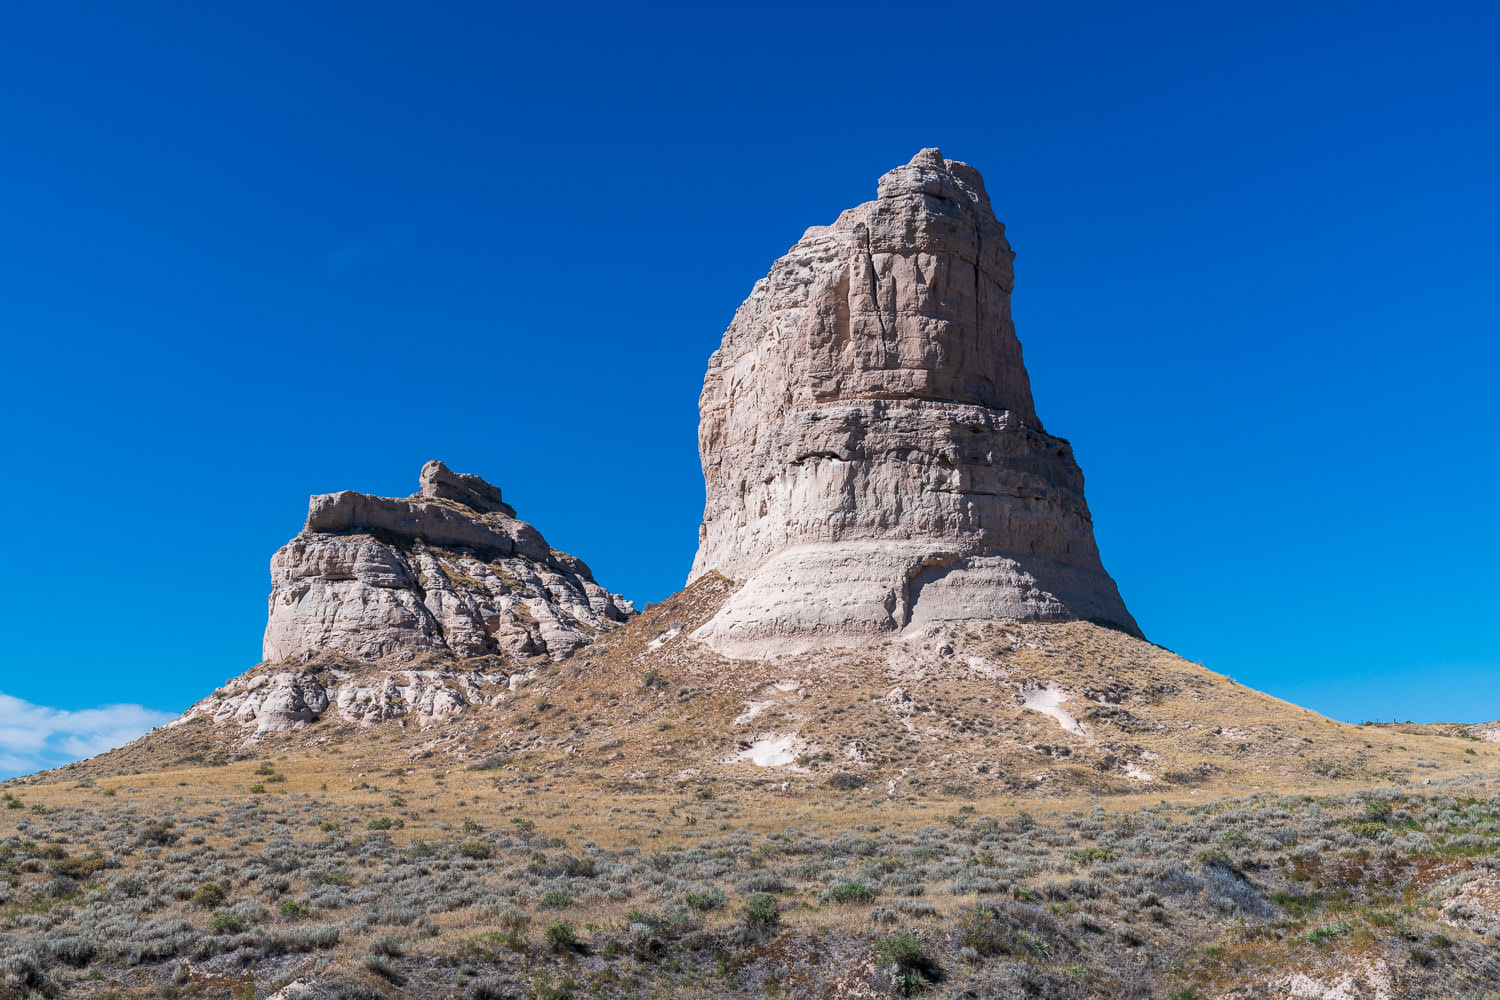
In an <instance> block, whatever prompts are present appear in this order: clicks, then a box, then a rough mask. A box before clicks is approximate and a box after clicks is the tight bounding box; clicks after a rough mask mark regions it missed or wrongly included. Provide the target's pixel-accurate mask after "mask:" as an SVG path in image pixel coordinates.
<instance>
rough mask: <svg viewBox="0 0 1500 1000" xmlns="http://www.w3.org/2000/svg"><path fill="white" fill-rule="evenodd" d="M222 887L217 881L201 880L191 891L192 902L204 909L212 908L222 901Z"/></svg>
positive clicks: (223, 893)
mask: <svg viewBox="0 0 1500 1000" xmlns="http://www.w3.org/2000/svg"><path fill="white" fill-rule="evenodd" d="M224 897H225V892H224V887H223V886H221V885H219V884H218V883H217V882H203V883H201V884H200V885H199V886H198V888H197V889H196V890H194V892H193V902H194V903H197V904H198V905H199V906H201V907H204V908H205V909H213V908H214V907H215V906H218V905H219V904H220V903H222V902H224Z"/></svg>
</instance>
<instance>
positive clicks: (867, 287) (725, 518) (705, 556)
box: [691, 149, 1139, 656]
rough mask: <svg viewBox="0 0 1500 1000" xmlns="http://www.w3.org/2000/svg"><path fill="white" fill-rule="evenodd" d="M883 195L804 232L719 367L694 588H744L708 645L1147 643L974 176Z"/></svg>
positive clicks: (932, 165)
mask: <svg viewBox="0 0 1500 1000" xmlns="http://www.w3.org/2000/svg"><path fill="white" fill-rule="evenodd" d="M878 195H879V196H878V197H877V199H876V200H875V201H872V202H867V203H866V204H863V205H860V206H858V207H856V208H852V209H849V210H848V211H846V212H844V213H843V214H842V215H840V216H839V218H838V220H837V221H836V222H834V224H833V225H831V226H815V227H813V228H812V229H809V230H808V231H807V233H806V234H805V235H804V236H803V237H802V239H801V240H800V241H799V242H798V243H797V245H796V246H795V247H793V248H792V249H791V251H790V252H788V253H787V254H786V256H784V257H782V258H781V259H780V260H778V261H777V262H776V263H775V264H774V265H773V266H772V268H771V273H770V274H769V275H768V276H767V277H765V278H762V279H761V280H760V281H758V282H756V284H755V287H754V288H753V289H752V290H751V293H750V297H749V298H748V299H746V300H745V302H744V304H743V305H741V306H740V308H739V311H738V312H737V313H736V314H735V317H734V322H732V323H731V324H730V326H729V329H728V330H727V331H726V332H725V334H724V340H723V343H722V345H721V346H720V348H719V350H718V351H717V352H715V354H714V355H713V357H712V358H711V359H710V361H709V366H708V374H707V377H706V379H705V381H704V386H703V395H702V397H701V399H700V401H699V411H700V415H701V422H700V424H699V431H698V441H699V451H700V454H701V457H702V461H703V474H704V479H705V480H706V485H707V502H706V504H705V507H704V514H703V524H702V527H701V528H700V529H699V547H698V554H697V558H696V559H695V561H694V564H693V570H692V576H691V578H693V579H696V578H697V577H699V576H701V575H703V574H705V573H708V572H710V571H717V572H719V573H721V574H723V575H724V576H726V577H728V578H730V579H731V580H734V581H736V582H737V583H738V584H739V587H738V589H737V590H736V591H735V592H734V593H733V594H732V595H731V596H730V598H729V600H728V601H727V602H726V604H725V605H724V607H723V608H722V609H721V610H720V611H719V612H718V614H717V615H716V616H715V617H714V618H713V619H712V620H711V621H710V622H709V623H708V624H706V625H705V626H703V627H702V628H701V629H699V630H698V632H697V634H696V638H698V639H700V640H704V641H707V642H708V643H710V644H711V645H712V646H713V647H714V648H715V649H717V650H718V651H720V652H722V653H726V654H728V655H731V656H754V655H762V654H764V653H766V652H767V651H770V650H774V651H776V652H796V651H798V650H799V649H808V648H812V647H814V646H817V645H821V644H824V643H827V642H839V643H848V642H851V641H852V642H860V641H866V640H868V639H869V638H870V637H872V636H875V635H879V634H881V633H889V632H894V631H897V630H900V629H904V628H906V627H907V626H909V625H914V624H922V623H928V622H937V621H954V620H963V619H994V618H1020V619H1060V618H1084V619H1091V620H1096V621H1101V622H1106V623H1110V624H1113V625H1115V626H1117V627H1120V628H1123V629H1125V630H1127V631H1129V632H1132V633H1136V634H1139V629H1138V628H1137V626H1136V623H1135V620H1134V619H1133V618H1132V617H1131V616H1130V612H1129V611H1127V610H1126V609H1125V604H1124V602H1123V601H1122V600H1121V599H1120V594H1119V591H1118V589H1117V588H1116V587H1115V583H1114V581H1113V580H1112V579H1110V577H1109V574H1108V573H1106V572H1105V570H1104V567H1103V565H1102V564H1101V563H1100V560H1099V553H1098V549H1097V547H1096V546H1095V544H1094V533H1093V522H1092V520H1091V518H1090V515H1089V510H1088V505H1087V504H1086V503H1085V502H1084V497H1083V474H1082V473H1081V472H1080V471H1079V469H1078V465H1077V463H1076V462H1074V460H1073V452H1072V449H1071V447H1070V446H1069V445H1068V443H1067V442H1066V441H1065V440H1063V439H1062V438H1057V437H1053V436H1051V435H1050V434H1048V433H1047V432H1046V431H1045V430H1043V428H1042V424H1041V421H1040V420H1039V419H1038V418H1037V415H1036V410H1035V408H1034V406H1033V403H1032V398H1031V385H1030V380H1029V378H1028V377H1027V374H1026V368H1025V365H1024V364H1023V363H1022V359H1021V344H1020V341H1019V340H1018V339H1017V338H1016V332H1015V328H1014V326H1013V325H1012V323H1011V316H1010V293H1011V285H1012V280H1013V272H1012V268H1011V261H1012V258H1013V257H1014V256H1015V255H1014V254H1013V253H1012V252H1011V249H1010V244H1009V243H1008V242H1006V239H1005V227H1004V226H1002V225H1001V224H1000V223H999V222H998V221H997V220H996V219H995V216H994V213H993V211H992V210H991V208H990V202H989V197H988V195H986V194H985V190H984V182H983V180H982V179H981V178H980V176H979V173H978V171H976V170H974V169H973V168H972V167H969V166H968V165H966V164H963V163H959V162H956V161H953V160H945V159H943V157H942V154H941V153H939V152H938V151H937V150H936V149H925V150H923V151H922V152H920V153H918V154H917V156H916V157H915V158H914V159H913V160H912V161H911V162H910V163H909V164H907V165H906V166H904V167H898V168H897V169H895V170H892V171H891V172H890V173H888V174H886V175H885V176H884V177H882V178H881V179H880V184H879V191H878Z"/></svg>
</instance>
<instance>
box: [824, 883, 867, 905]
mask: <svg viewBox="0 0 1500 1000" xmlns="http://www.w3.org/2000/svg"><path fill="white" fill-rule="evenodd" d="M828 898H830V899H832V900H833V901H834V902H835V903H868V902H870V901H871V900H873V899H874V898H875V890H874V889H871V888H870V887H869V886H867V885H865V884H864V883H863V882H844V883H842V884H841V885H836V886H834V887H833V890H832V891H831V892H829V893H828Z"/></svg>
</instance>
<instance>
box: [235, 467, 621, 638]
mask: <svg viewBox="0 0 1500 1000" xmlns="http://www.w3.org/2000/svg"><path fill="white" fill-rule="evenodd" d="M271 583H272V590H271V598H270V608H269V613H268V615H267V620H266V633H265V640H264V643H263V646H262V655H263V656H264V658H265V659H266V660H267V661H270V662H278V661H282V660H289V659H292V658H299V657H305V656H308V655H311V654H313V653H316V652H318V651H332V652H337V653H342V654H344V655H345V656H350V657H353V658H355V659H358V660H378V659H382V658H384V657H389V656H407V657H409V656H411V655H413V654H416V653H427V652H440V653H451V654H453V655H454V656H458V657H474V656H482V655H491V654H495V655H502V656H506V657H510V658H524V657H530V656H538V655H546V656H549V657H551V658H553V659H561V658H563V657H566V656H568V655H570V654H571V653H573V652H574V651H575V650H576V649H578V648H579V647H580V646H584V645H586V644H587V643H589V642H590V641H591V640H592V639H593V638H594V637H595V636H596V635H598V634H599V633H601V632H604V631H607V630H609V629H611V628H613V627H614V626H615V625H616V624H618V623H619V622H622V621H625V620H626V619H627V618H629V617H630V616H631V615H633V614H634V613H635V612H634V609H633V608H632V607H631V605H630V602H629V601H627V600H625V599H624V598H623V597H620V596H619V595H618V594H612V593H610V592H608V591H606V590H605V589H604V588H603V587H601V586H599V585H598V584H597V583H595V582H594V578H593V575H592V574H591V573H590V572H589V568H588V567H587V566H586V565H584V563H583V561H582V560H580V559H576V558H574V557H573V556H570V555H568V554H567V553H565V552H558V551H556V550H555V549H552V548H550V547H549V546H548V545H547V543H546V541H545V540H544V539H543V538H542V536H541V534H539V533H538V532H537V530H536V529H535V528H533V527H532V526H531V525H529V524H527V523H526V522H524V521H521V520H518V519H517V518H516V516H515V511H514V510H512V509H511V508H510V506H509V505H507V504H506V503H504V502H503V501H502V500H501V496H500V490H499V488H498V487H495V486H492V485H490V484H489V483H487V482H485V481H484V480H483V479H480V478H479V477H478V476H471V475H462V474H456V473H453V472H450V471H449V470H448V468H447V467H446V466H444V465H443V463H441V462H428V463H427V465H426V466H424V467H423V469H422V473H421V477H420V489H419V490H418V492H417V493H415V494H413V495H412V496H410V497H406V498H396V497H376V496H370V495H368V494H364V493H354V492H348V491H346V492H343V493H328V494H323V495H320V496H314V497H313V498H312V499H311V500H310V501H309V503H308V511H307V524H306V525H305V526H304V527H303V529H302V530H301V532H299V533H298V534H297V536H296V537H295V538H293V539H292V540H291V541H290V542H287V544H286V545H284V546H282V547H281V549H280V550H279V551H278V552H277V553H276V555H275V556H273V557H272V558H271Z"/></svg>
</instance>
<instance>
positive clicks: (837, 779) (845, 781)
mask: <svg viewBox="0 0 1500 1000" xmlns="http://www.w3.org/2000/svg"><path fill="white" fill-rule="evenodd" d="M865 784H866V782H865V779H864V778H861V777H860V776H859V775H857V774H850V773H849V772H848V771H840V772H838V773H837V774H835V775H834V776H833V777H831V778H829V779H828V787H829V788H832V789H833V790H834V791H836V792H852V791H854V790H855V789H856V788H863V787H865Z"/></svg>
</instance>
